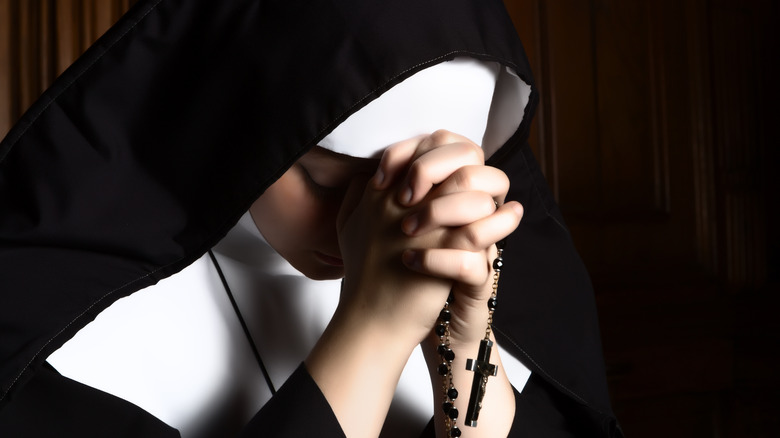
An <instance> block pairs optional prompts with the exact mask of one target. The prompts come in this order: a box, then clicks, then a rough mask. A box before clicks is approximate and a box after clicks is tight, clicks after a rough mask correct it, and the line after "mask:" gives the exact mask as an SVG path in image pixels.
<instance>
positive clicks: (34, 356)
mask: <svg viewBox="0 0 780 438" xmlns="http://www.w3.org/2000/svg"><path fill="white" fill-rule="evenodd" d="M162 2H163V0H157V1H156V2H155V3H154V4H152V5H151V6H150V7H149V9H147V10H146V11H145V12H144V13H143V14H142V15H141V16H140V17H138V19H137V20H136V21H135V23H133V24H132V26H129V27H128V28H127V29H125V31H124V32H122V34H121V35H119V36H118V37H117V38H116V39H115V40H114V41H112V42H110V44H109V45H108V46H106V48H105V50H103V52H102V53H100V54H99V55H97V56H96V57H95V59H93V60H92V62H90V63H89V64H87V65H86V66H84V68H83V69H82V70H81V71H79V72H78V73H76V74H75V77H74V78H73V79H72V80H71V81H70V82H67V83H66V84H65V85H64V86H63V87H62V89H61V90H60V91H59V92H58V93H57V94H56V95H54V96H52V97H51V99H50V100H49V101H48V102H47V103H46V105H44V106H43V108H41V109H40V111H38V112H37V113H35V115H34V116H33V117H32V120H31V121H30V123H29V124H28V125H27V126H26V127H25V128H24V129H23V130H22V132H20V133H19V134H18V135H17V136H16V139H15V140H14V141H13V142H12V143H11V144H10V145H9V146H8V150H7V153H10V152H11V149H12V148H13V147H14V146H15V145H16V144H17V143H19V140H20V139H21V138H22V137H24V134H26V133H27V131H28V130H29V129H30V127H32V126H33V125H34V124H35V122H36V121H37V120H38V118H39V117H40V116H41V114H43V113H44V112H45V111H46V110H47V109H48V108H49V107H50V106H51V105H52V104H53V103H54V102H55V101H56V100H57V99H58V98H59V97H60V96H61V95H62V94H63V93H65V92H66V91H67V90H68V89H70V88H71V86H73V84H74V83H76V81H78V80H79V79H80V78H81V77H82V76H83V75H84V74H85V73H87V72H88V71H89V70H90V69H91V68H92V67H93V66H94V65H95V64H96V63H97V62H98V61H99V60H101V59H102V58H103V56H105V55H106V54H107V53H108V52H109V51H111V49H112V48H113V47H114V46H116V44H117V43H119V42H120V41H121V40H122V39H124V37H125V35H127V34H128V33H129V32H130V31H131V30H133V29H135V27H136V26H138V24H139V23H141V21H143V20H144V19H145V18H146V17H147V16H148V15H149V14H150V13H151V12H152V11H153V10H154V9H156V8H157V6H158V5H159V4H160V3H162ZM4 158H5V155H3V156H0V163H1V162H2V161H3V159H4ZM182 259H184V257H182V258H180V259H178V260H176V261H175V262H172V263H169V264H167V265H165V266H162V267H160V268H157V269H155V270H154V271H151V272H148V273H147V274H145V275H142V276H141V277H138V278H136V279H135V280H131V281H129V282H127V283H125V284H123V285H121V286H119V287H117V288H115V289H113V290H111V291H110V292H107V293H106V294H105V295H103V296H102V297H100V298H98V299H97V300H95V301H94V302H93V303H92V304H90V305H89V306H87V308H86V309H84V311H82V312H81V313H80V314H78V316H76V317H75V318H73V319H72V320H71V321H70V322H68V323H67V324H66V325H65V326H63V327H62V328H61V329H60V331H58V332H57V333H56V334H55V335H54V336H52V337H50V338H49V339H48V340H47V341H46V343H44V344H43V346H41V348H40V349H39V350H38V351H37V352H36V353H35V354H34V355H33V356H32V358H30V360H29V361H28V362H27V363H26V364H25V365H24V366H23V367H22V369H21V370H20V371H19V373H18V374H17V375H16V377H14V379H13V380H12V381H11V383H10V384H9V385H8V389H7V390H6V391H5V392H4V393H3V394H0V401H2V400H4V399H5V397H6V396H7V395H8V394H9V393H10V392H11V390H12V389H13V387H14V386H15V385H16V382H18V381H19V378H20V377H21V376H22V374H24V372H25V371H26V370H27V369H28V368H29V367H30V365H31V364H32V363H33V362H35V360H36V359H37V358H38V356H40V354H41V353H42V352H43V350H45V349H46V347H47V346H49V344H51V342H52V341H53V340H54V339H56V338H57V337H59V336H60V335H61V334H62V333H63V332H64V331H65V330H67V329H68V328H69V327H70V326H72V325H73V324H74V323H75V322H76V321H77V320H79V319H80V318H82V317H83V316H84V315H85V314H87V313H88V312H89V311H90V310H91V309H92V308H94V307H95V306H96V305H98V304H99V303H100V302H101V301H103V300H104V299H106V298H108V297H109V296H110V295H113V294H114V293H116V292H117V291H118V290H121V289H123V288H126V287H128V286H129V285H131V284H133V283H135V282H138V281H141V280H143V279H145V278H147V277H149V276H151V275H154V274H155V273H156V272H159V271H160V270H163V269H166V268H167V267H169V266H171V265H174V264H176V263H179V262H181V260H182Z"/></svg>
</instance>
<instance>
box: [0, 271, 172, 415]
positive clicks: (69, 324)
mask: <svg viewBox="0 0 780 438" xmlns="http://www.w3.org/2000/svg"><path fill="white" fill-rule="evenodd" d="M184 258H185V257H181V258H179V259H178V260H176V261H175V262H172V263H169V264H167V265H165V266H161V267H159V268H157V269H155V270H154V271H151V272H148V273H146V274H144V275H142V276H140V277H138V278H136V279H135V280H131V281H128V282H127V283H125V284H123V285H121V286H119V287H116V288H114V289H112V290H111V291H110V292H107V293H106V294H104V295H103V296H101V297H100V298H98V299H97V300H95V301H93V302H92V304H90V305H89V306H87V307H86V308H85V309H84V310H83V311H82V312H81V313H79V314H78V315H77V316H76V317H75V318H73V319H72V320H70V322H68V323H67V324H65V325H64V326H63V327H62V328H61V329H60V331H58V332H57V333H56V334H55V335H54V336H52V337H50V338H49V340H47V341H46V343H44V344H43V345H42V346H41V348H40V349H38V351H37V352H36V353H35V354H34V355H33V357H32V358H30V360H29V361H28V362H27V363H26V364H25V365H24V367H22V369H21V371H19V373H18V374H17V375H16V377H15V378H14V379H13V380H12V381H11V384H10V385H8V390H7V391H6V392H4V393H3V394H2V395H0V401H2V400H3V399H4V398H5V396H6V395H8V393H10V392H11V389H13V387H14V385H16V382H17V381H19V378H20V377H22V374H24V372H25V371H26V370H27V369H28V368H29V367H30V365H31V364H32V363H33V362H35V359H37V358H38V356H40V354H41V353H42V352H43V350H45V349H46V347H48V346H49V344H51V342H52V341H53V340H54V339H56V338H57V337H59V336H60V335H61V334H62V333H63V332H64V331H65V330H67V329H68V328H69V327H70V326H72V325H73V324H74V323H75V322H76V321H78V320H79V319H81V318H82V317H83V316H84V315H86V314H87V313H89V311H90V310H92V309H93V308H94V307H95V306H97V305H98V304H99V303H100V302H101V301H103V300H105V299H106V298H108V297H109V296H110V295H113V294H114V293H116V292H117V291H119V290H121V289H124V288H126V287H128V286H130V285H131V284H133V283H136V282H139V281H141V280H143V279H145V278H148V277H150V276H152V275H154V274H155V273H157V272H159V271H161V270H163V269H167V268H168V267H170V266H172V265H175V264H177V263H179V262H181V261H182V260H183V259H184Z"/></svg>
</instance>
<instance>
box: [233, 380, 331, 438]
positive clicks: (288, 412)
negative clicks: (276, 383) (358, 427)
mask: <svg viewBox="0 0 780 438" xmlns="http://www.w3.org/2000/svg"><path fill="white" fill-rule="evenodd" d="M241 436H242V437H243V438H250V437H258V436H272V437H279V438H286V437H289V438H294V437H303V436H324V437H328V438H330V437H333V438H338V437H344V436H345V435H344V432H342V430H341V427H340V426H339V422H338V420H337V419H336V415H335V414H334V413H333V411H332V410H331V408H330V405H328V401H327V399H325V396H324V395H322V392H321V391H320V389H319V387H318V386H317V384H316V383H315V382H314V380H313V379H312V378H311V376H310V375H309V373H308V372H307V371H306V368H305V367H304V366H303V365H301V366H299V367H298V369H297V370H296V371H295V373H293V375H292V376H290V378H289V379H287V381H286V382H285V383H284V385H282V387H281V388H279V391H277V393H276V395H275V396H274V397H273V398H271V400H270V401H269V402H268V403H266V404H265V406H263V408H262V409H260V412H258V413H257V415H255V417H254V418H253V419H252V420H251V421H250V422H249V424H248V425H247V426H246V428H245V429H244V432H243V434H242V435H241Z"/></svg>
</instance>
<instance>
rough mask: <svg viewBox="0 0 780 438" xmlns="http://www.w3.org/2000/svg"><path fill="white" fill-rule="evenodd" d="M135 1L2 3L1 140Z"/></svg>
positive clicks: (10, 0) (5, 0)
mask: <svg viewBox="0 0 780 438" xmlns="http://www.w3.org/2000/svg"><path fill="white" fill-rule="evenodd" d="M132 3H134V1H133V0H0V136H5V134H6V132H8V130H9V129H10V128H11V125H12V124H13V123H14V122H15V121H16V120H17V119H18V118H19V117H20V116H21V114H22V113H23V112H24V111H25V110H26V109H27V108H28V107H29V106H30V105H31V104H32V103H33V101H35V99H37V98H38V96H40V94H41V93H42V92H43V90H45V89H46V88H47V87H48V86H49V84H51V82H52V81H53V80H54V78H55V77H57V75H59V74H60V73H62V72H63V71H64V70H65V69H66V68H67V67H68V66H69V65H70V64H71V63H72V62H73V61H74V60H75V59H76V58H77V57H78V56H79V55H80V54H81V53H83V52H84V50H86V49H87V47H89V46H90V45H91V44H92V43H93V42H94V41H95V40H96V39H97V38H98V37H99V36H100V35H102V34H103V32H105V31H106V30H107V29H108V28H109V27H110V26H111V25H112V24H113V23H114V22H116V20H118V19H119V17H120V16H121V15H122V13H124V11H126V10H127V9H128V8H129V7H130V6H131V4H132Z"/></svg>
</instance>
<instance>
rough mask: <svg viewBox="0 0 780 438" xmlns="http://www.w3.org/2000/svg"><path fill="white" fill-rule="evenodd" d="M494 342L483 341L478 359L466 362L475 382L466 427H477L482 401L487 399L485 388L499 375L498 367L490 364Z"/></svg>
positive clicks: (480, 344)
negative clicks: (491, 378) (492, 377)
mask: <svg viewBox="0 0 780 438" xmlns="http://www.w3.org/2000/svg"><path fill="white" fill-rule="evenodd" d="M492 347H493V342H492V341H491V340H489V339H483V340H482V341H481V342H480V343H479V353H477V358H476V359H468V360H466V369H467V370H469V371H474V380H473V381H472V383H471V396H470V397H469V405H468V408H467V409H466V425H467V426H471V427H477V418H479V410H480V409H482V399H483V398H484V397H485V386H487V381H488V377H490V376H495V375H496V374H497V373H498V367H497V366H495V365H493V364H492V363H490V350H491V349H492Z"/></svg>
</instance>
